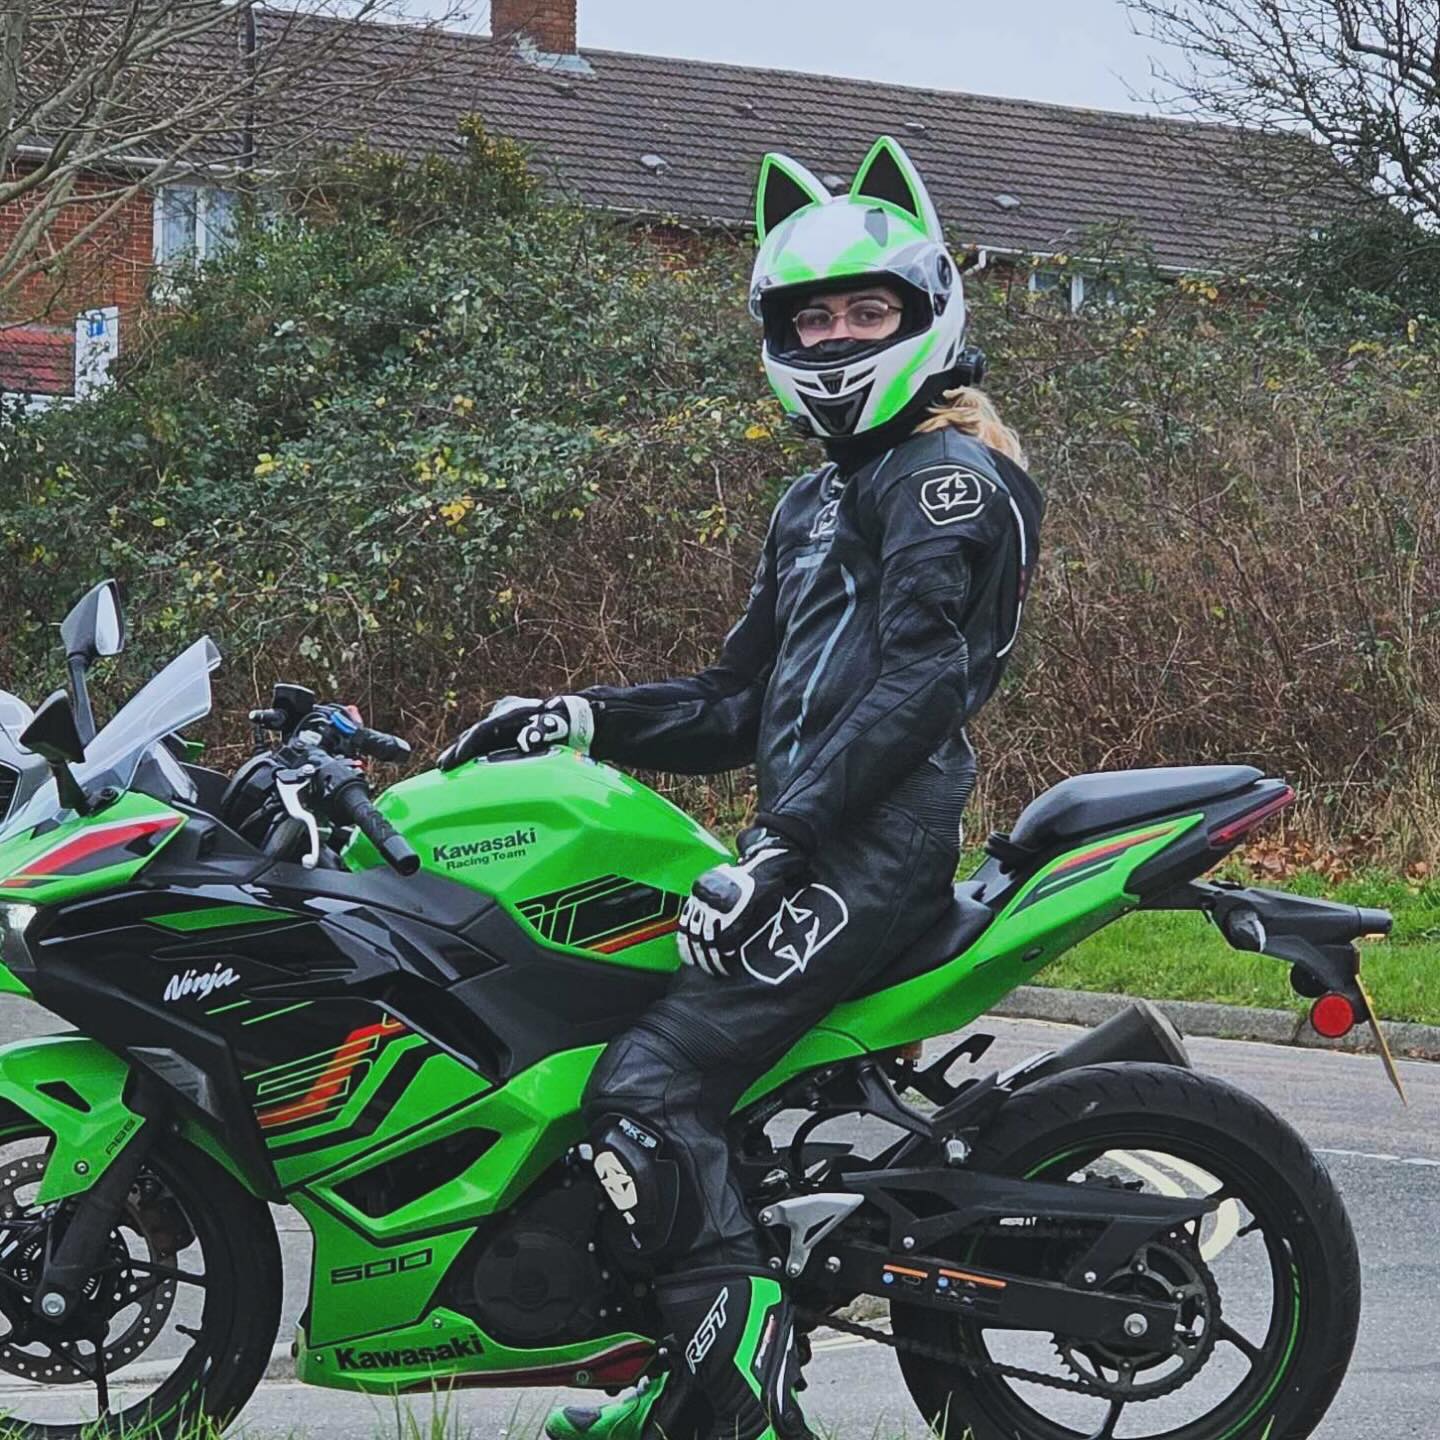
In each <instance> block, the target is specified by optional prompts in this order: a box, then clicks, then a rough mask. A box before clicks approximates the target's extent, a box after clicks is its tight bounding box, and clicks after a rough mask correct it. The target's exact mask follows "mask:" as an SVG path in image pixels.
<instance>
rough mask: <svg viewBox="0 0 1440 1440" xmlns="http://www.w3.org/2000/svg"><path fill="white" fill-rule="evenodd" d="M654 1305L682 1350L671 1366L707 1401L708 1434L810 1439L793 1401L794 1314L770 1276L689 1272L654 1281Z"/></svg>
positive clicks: (728, 1439)
mask: <svg viewBox="0 0 1440 1440" xmlns="http://www.w3.org/2000/svg"><path fill="white" fill-rule="evenodd" d="M655 1298H656V1300H657V1301H658V1302H659V1305H660V1313H661V1314H662V1316H663V1317H664V1320H665V1328H666V1330H667V1331H668V1332H669V1333H670V1334H672V1335H675V1336H678V1337H679V1343H680V1344H682V1345H683V1346H684V1349H683V1352H682V1354H681V1355H680V1356H677V1358H676V1361H675V1364H676V1365H677V1367H681V1366H683V1367H684V1368H683V1370H682V1371H681V1373H682V1374H683V1373H685V1371H688V1372H689V1375H690V1376H692V1377H693V1378H694V1383H695V1386H696V1388H697V1389H698V1390H699V1391H700V1392H701V1393H702V1394H703V1395H704V1397H705V1399H707V1400H708V1401H709V1402H710V1408H711V1411H712V1426H713V1429H712V1432H711V1433H712V1434H713V1435H715V1436H717V1437H718V1436H724V1437H725V1440H732V1437H733V1440H815V1436H814V1434H813V1433H812V1431H811V1430H810V1427H809V1426H808V1425H807V1424H806V1423H805V1417H804V1415H803V1414H802V1413H801V1411H800V1404H799V1401H798V1400H796V1398H795V1389H796V1385H797V1382H798V1381H799V1379H800V1373H799V1371H800V1365H799V1361H798V1359H797V1357H796V1351H795V1340H796V1337H795V1315H794V1310H793V1309H792V1307H791V1305H790V1301H789V1300H788V1298H787V1297H786V1295H785V1292H784V1291H783V1290H782V1289H781V1288H780V1285H779V1283H778V1282H777V1281H776V1280H775V1278H774V1277H773V1276H772V1275H765V1274H756V1273H754V1272H753V1271H747V1270H733V1269H725V1270H720V1269H716V1270H703V1271H696V1272H693V1273H692V1274H689V1275H683V1276H672V1277H670V1278H667V1279H664V1280H660V1281H657V1282H656V1285H655ZM646 1440H649V1437H648V1436H647V1437H646ZM684 1440H689V1437H688V1436H687V1437H684Z"/></svg>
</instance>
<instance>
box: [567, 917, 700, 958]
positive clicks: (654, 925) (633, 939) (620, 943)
mask: <svg viewBox="0 0 1440 1440" xmlns="http://www.w3.org/2000/svg"><path fill="white" fill-rule="evenodd" d="M679 928H680V917H679V916H678V915H672V916H671V917H670V918H669V919H668V920H652V921H651V922H650V923H649V924H648V925H642V926H641V927H640V928H639V929H638V930H627V931H626V932H625V934H623V935H615V936H613V937H612V938H611V939H609V940H602V941H601V942H600V943H599V944H598V945H590V946H588V947H587V948H588V949H590V950H593V951H595V953H596V954H597V955H613V954H614V953H615V952H616V951H617V950H628V949H629V948H630V946H632V945H639V944H641V943H642V942H644V941H646V940H653V939H655V937H656V936H657V935H673V934H674V933H675V931H676V930H678V929H679Z"/></svg>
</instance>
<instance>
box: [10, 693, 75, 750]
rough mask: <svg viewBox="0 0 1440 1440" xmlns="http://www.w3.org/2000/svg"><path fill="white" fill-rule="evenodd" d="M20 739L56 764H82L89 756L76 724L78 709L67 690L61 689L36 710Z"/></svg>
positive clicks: (27, 747)
mask: <svg viewBox="0 0 1440 1440" xmlns="http://www.w3.org/2000/svg"><path fill="white" fill-rule="evenodd" d="M20 743H21V744H22V745H23V746H24V747H25V748H26V749H27V750H32V751H34V753H35V754H36V755H39V756H40V757H41V758H42V759H44V760H46V761H48V762H49V764H50V765H51V766H52V767H54V766H56V765H79V764H80V763H81V761H83V760H84V759H85V744H84V742H83V741H82V740H81V739H80V730H79V727H78V726H77V725H76V724H75V710H74V707H73V706H72V705H71V703H70V697H69V696H68V695H67V694H66V693H65V692H64V691H63V690H57V691H56V692H55V693H54V694H53V695H52V696H51V697H50V698H49V699H48V700H47V701H46V702H45V703H44V704H43V705H42V706H41V707H40V708H39V710H37V711H36V712H35V718H34V719H33V720H32V721H31V722H30V723H29V725H27V726H26V727H25V733H24V734H23V735H21V737H20Z"/></svg>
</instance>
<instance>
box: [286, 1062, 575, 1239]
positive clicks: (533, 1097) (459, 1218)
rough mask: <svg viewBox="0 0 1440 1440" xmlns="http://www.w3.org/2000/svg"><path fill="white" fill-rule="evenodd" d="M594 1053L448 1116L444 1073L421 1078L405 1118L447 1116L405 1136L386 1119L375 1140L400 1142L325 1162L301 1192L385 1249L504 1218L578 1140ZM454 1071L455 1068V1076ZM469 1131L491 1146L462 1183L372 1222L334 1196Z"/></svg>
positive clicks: (535, 1072) (539, 1070) (534, 1070)
mask: <svg viewBox="0 0 1440 1440" xmlns="http://www.w3.org/2000/svg"><path fill="white" fill-rule="evenodd" d="M600 1053H601V1050H600V1047H598V1046H597V1047H595V1048H593V1049H589V1050H573V1051H567V1052H563V1053H561V1054H559V1055H552V1056H550V1057H549V1059H547V1060H544V1061H542V1062H541V1063H540V1064H538V1065H533V1066H531V1067H530V1069H528V1070H525V1071H523V1072H522V1073H521V1074H519V1075H517V1076H516V1077H515V1079H513V1080H512V1081H511V1082H510V1083H509V1084H508V1085H506V1086H504V1087H503V1088H502V1089H499V1090H495V1091H493V1092H491V1093H490V1094H488V1095H482V1096H481V1097H480V1098H478V1099H477V1100H475V1101H474V1102H473V1103H472V1104H468V1105H465V1106H464V1107H463V1108H462V1109H460V1110H458V1111H457V1110H455V1109H454V1106H455V1103H456V1099H457V1092H456V1089H455V1088H454V1087H452V1086H451V1085H449V1084H448V1083H446V1081H445V1079H444V1078H442V1077H443V1076H444V1075H445V1074H446V1073H447V1072H444V1071H438V1070H437V1071H436V1073H434V1074H432V1075H431V1076H430V1077H429V1078H428V1079H427V1077H426V1073H425V1071H424V1070H422V1071H421V1073H420V1075H419V1076H417V1078H416V1080H415V1081H414V1083H412V1085H411V1086H410V1088H409V1089H408V1090H407V1091H406V1094H405V1100H406V1101H407V1102H410V1101H412V1100H413V1109H412V1111H411V1113H412V1115H413V1114H414V1113H418V1112H420V1111H422V1110H425V1109H429V1110H430V1112H431V1113H437V1112H440V1111H446V1112H448V1113H446V1114H445V1117H444V1118H443V1119H441V1120H437V1121H436V1122H435V1123H434V1124H432V1125H425V1126H422V1127H420V1128H418V1129H416V1128H413V1121H412V1128H409V1129H408V1130H407V1129H406V1125H405V1122H404V1120H403V1119H402V1120H400V1121H399V1122H398V1123H397V1124H395V1125H393V1126H392V1125H391V1124H390V1123H389V1120H388V1117H387V1123H386V1126H385V1130H384V1131H379V1132H377V1135H383V1134H385V1133H387V1132H390V1131H393V1132H394V1133H399V1131H401V1130H406V1133H405V1134H404V1137H403V1139H401V1140H399V1141H397V1142H395V1143H394V1144H393V1145H386V1144H385V1143H384V1141H383V1139H382V1140H379V1141H377V1139H376V1137H375V1136H372V1137H370V1138H368V1139H367V1140H366V1142H365V1143H364V1148H363V1152H362V1158H360V1159H359V1160H357V1161H355V1162H353V1163H351V1164H349V1165H344V1166H341V1167H340V1168H338V1169H329V1168H328V1166H329V1165H333V1163H334V1162H333V1159H332V1160H331V1161H329V1162H327V1168H326V1173H325V1178H324V1180H323V1181H315V1182H312V1183H311V1184H310V1185H308V1186H306V1187H305V1189H306V1190H307V1191H308V1193H310V1194H313V1195H315V1196H317V1197H319V1198H320V1199H321V1201H322V1202H323V1203H324V1204H325V1205H327V1206H329V1207H330V1209H331V1210H332V1211H334V1212H335V1213H336V1214H337V1215H338V1216H340V1217H341V1218H342V1219H344V1220H345V1221H346V1222H347V1223H349V1224H350V1225H352V1226H354V1227H355V1228H356V1229H357V1230H358V1231H360V1232H362V1233H363V1234H365V1235H367V1236H373V1237H374V1238H375V1239H377V1240H388V1241H391V1242H395V1241H397V1240H399V1239H400V1238H402V1237H404V1236H406V1235H409V1234H413V1233H416V1232H418V1231H421V1230H429V1229H435V1228H443V1227H445V1226H449V1225H463V1224H465V1223H466V1222H467V1221H474V1220H478V1219H480V1218H482V1217H484V1216H486V1215H492V1214H496V1213H498V1212H499V1211H503V1210H506V1209H508V1208H509V1207H510V1205H512V1204H513V1203H514V1202H515V1201H516V1200H517V1199H519V1197H520V1196H521V1195H522V1194H523V1193H524V1191H525V1189H526V1188H527V1187H528V1186H529V1184H530V1182H531V1181H532V1180H533V1179H534V1178H535V1177H536V1176H537V1175H538V1174H540V1172H541V1171H543V1170H545V1169H547V1168H548V1167H549V1166H550V1165H552V1164H553V1163H554V1162H555V1161H556V1160H558V1159H559V1158H560V1157H561V1156H562V1155H563V1154H564V1153H565V1151H566V1150H567V1149H569V1147H570V1146H571V1145H573V1144H575V1142H576V1141H577V1140H579V1139H580V1137H581V1134H582V1131H583V1126H582V1124H581V1121H580V1096H581V1092H582V1091H583V1090H584V1088H585V1081H586V1080H587V1079H588V1078H589V1076H590V1071H591V1070H592V1069H594V1067H595V1062H596V1061H597V1060H598V1059H599V1058H600ZM440 1059H443V1060H445V1061H446V1062H447V1064H449V1065H452V1066H453V1065H454V1064H455V1062H454V1061H451V1060H449V1058H448V1057H446V1056H437V1057H435V1059H432V1060H430V1061H429V1062H427V1066H426V1068H427V1069H429V1068H430V1067H432V1066H435V1064H436V1060H440ZM460 1068H461V1067H459V1066H455V1069H456V1070H459V1069H460ZM417 1090H418V1091H419V1094H416V1093H415V1092H416V1091H417ZM397 1108H398V1107H397ZM469 1130H488V1131H491V1132H493V1133H494V1134H495V1135H496V1137H497V1138H496V1140H495V1142H494V1143H493V1144H492V1145H491V1146H490V1148H489V1149H487V1150H486V1151H485V1152H484V1153H483V1154H482V1155H481V1156H480V1157H479V1158H478V1159H477V1160H476V1161H475V1162H474V1163H473V1164H471V1165H470V1166H469V1167H468V1168H467V1169H465V1170H464V1171H463V1172H462V1173H461V1174H460V1175H458V1176H457V1177H456V1178H455V1179H453V1180H451V1181H448V1182H447V1183H446V1184H444V1185H442V1186H440V1187H439V1188H437V1189H435V1190H432V1191H431V1192H430V1193H429V1194H427V1195H425V1196H424V1197H423V1198H422V1199H421V1200H417V1201H415V1202H414V1203H412V1204H410V1205H406V1206H404V1207H403V1208H401V1209H398V1210H393V1211H391V1212H390V1213H388V1214H386V1215H384V1216H382V1217H380V1218H378V1219H377V1218H373V1217H371V1216H368V1215H365V1214H364V1213H363V1212H361V1211H359V1210H357V1209H356V1208H355V1207H354V1206H353V1205H350V1204H349V1203H347V1202H346V1200H345V1199H344V1197H343V1195H341V1194H340V1193H339V1192H340V1190H341V1188H342V1187H343V1186H344V1185H345V1184H346V1182H347V1181H350V1180H353V1179H355V1178H356V1176H358V1175H362V1174H364V1173H365V1172H366V1171H367V1170H370V1169H373V1168H374V1167H376V1166H378V1165H384V1164H385V1163H386V1162H387V1161H393V1160H395V1159H397V1158H401V1157H403V1156H404V1155H406V1154H407V1153H409V1152H410V1151H412V1150H418V1149H420V1148H421V1147H422V1146H424V1145H427V1144H430V1143H432V1142H433V1141H436V1140H441V1139H443V1138H445V1137H446V1136H450V1135H458V1134H462V1133H464V1132H465V1131H469ZM324 1153H326V1154H330V1153H332V1152H324ZM277 1168H279V1167H277Z"/></svg>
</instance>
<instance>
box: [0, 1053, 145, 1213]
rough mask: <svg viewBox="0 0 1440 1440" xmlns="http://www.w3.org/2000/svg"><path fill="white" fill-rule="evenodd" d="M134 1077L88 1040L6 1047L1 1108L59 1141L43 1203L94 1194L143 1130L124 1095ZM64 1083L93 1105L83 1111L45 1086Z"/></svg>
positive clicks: (0, 1070) (43, 1185)
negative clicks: (88, 1192)
mask: <svg viewBox="0 0 1440 1440" xmlns="http://www.w3.org/2000/svg"><path fill="white" fill-rule="evenodd" d="M129 1074H130V1068H129V1066H128V1065H126V1064H125V1062H124V1061H123V1060H121V1059H119V1058H118V1057H117V1056H115V1055H112V1054H111V1053H110V1052H109V1051H108V1050H106V1049H105V1048H104V1046H102V1045H100V1044H98V1043H97V1042H96V1041H94V1040H90V1039H87V1038H86V1037H85V1036H84V1035H51V1036H47V1037H45V1038H44V1039H41V1040H22V1041H18V1042H16V1043H15V1044H13V1045H6V1046H5V1047H4V1048H3V1049H0V1103H3V1104H8V1105H11V1106H13V1107H14V1108H15V1109H16V1110H18V1111H20V1112H21V1113H22V1114H25V1115H28V1116H29V1117H30V1118H31V1119H32V1120H34V1121H35V1122H36V1123H37V1124H39V1125H41V1126H43V1127H44V1128H45V1129H46V1130H48V1131H49V1132H50V1134H51V1135H53V1136H54V1137H55V1145H54V1148H53V1150H52V1151H51V1152H50V1157H49V1159H48V1161H47V1162H46V1165H45V1175H44V1178H43V1179H42V1180H41V1182H40V1189H39V1193H38V1194H37V1196H36V1200H37V1202H38V1203H39V1204H42V1205H48V1204H50V1203H51V1202H53V1201H56V1200H64V1199H66V1198H67V1197H68V1196H71V1195H78V1194H80V1193H81V1192H82V1191H85V1190H88V1189H89V1188H90V1187H91V1186H92V1185H93V1184H94V1183H95V1182H96V1180H98V1179H99V1178H100V1176H101V1175H103V1174H104V1173H105V1169H106V1167H107V1166H108V1165H109V1164H110V1162H111V1161H112V1160H113V1159H114V1158H115V1156H116V1155H118V1154H119V1153H120V1151H121V1150H122V1149H124V1146H125V1142H126V1140H128V1139H129V1138H130V1137H131V1136H132V1135H134V1134H135V1133H136V1132H137V1131H138V1130H139V1129H140V1117H139V1116H138V1115H136V1114H135V1112H134V1111H133V1110H131V1109H130V1108H129V1107H128V1106H127V1105H126V1104H125V1101H124V1099H123V1098H122V1097H123V1095H124V1092H125V1081H126V1079H127V1077H128V1076H129ZM60 1084H63V1085H65V1086H68V1087H69V1089H70V1090H72V1091H74V1093H75V1094H76V1095H78V1096H79V1097H80V1099H81V1101H83V1102H84V1104H85V1106H86V1107H87V1108H86V1109H84V1110H80V1109H77V1108H76V1107H75V1106H74V1105H73V1104H69V1103H66V1100H65V1099H57V1098H55V1097H54V1096H52V1095H50V1094H47V1093H46V1092H45V1091H44V1090H43V1089H42V1088H41V1087H42V1086H46V1085H60ZM60 1093H61V1094H62V1095H63V1094H66V1092H65V1091H63V1090H62V1091H61V1092H60ZM67 1098H68V1097H67Z"/></svg>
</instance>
